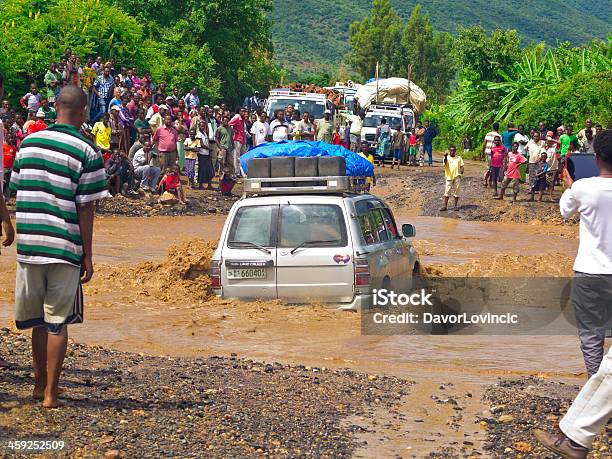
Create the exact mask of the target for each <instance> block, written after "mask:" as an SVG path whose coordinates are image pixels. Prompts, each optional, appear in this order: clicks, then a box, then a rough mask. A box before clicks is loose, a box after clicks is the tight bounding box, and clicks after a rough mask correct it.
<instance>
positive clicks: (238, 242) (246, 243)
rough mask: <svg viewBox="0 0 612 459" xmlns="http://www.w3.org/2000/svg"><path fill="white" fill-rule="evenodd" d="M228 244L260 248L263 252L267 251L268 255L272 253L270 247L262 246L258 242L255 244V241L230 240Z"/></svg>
mask: <svg viewBox="0 0 612 459" xmlns="http://www.w3.org/2000/svg"><path fill="white" fill-rule="evenodd" d="M228 244H232V245H237V246H242V247H250V248H253V249H258V250H261V251H262V252H265V253H267V254H268V255H270V254H271V253H272V252H270V251H269V250H268V249H266V248H265V247H262V246H261V245H258V244H254V243H253V242H248V241H229V242H228Z"/></svg>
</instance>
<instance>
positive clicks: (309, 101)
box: [264, 88, 334, 120]
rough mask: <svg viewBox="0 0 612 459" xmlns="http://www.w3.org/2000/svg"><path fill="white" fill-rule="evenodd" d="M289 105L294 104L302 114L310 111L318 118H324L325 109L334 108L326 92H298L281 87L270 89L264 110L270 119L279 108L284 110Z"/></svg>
mask: <svg viewBox="0 0 612 459" xmlns="http://www.w3.org/2000/svg"><path fill="white" fill-rule="evenodd" d="M288 105H293V108H294V109H295V110H299V111H300V113H301V114H303V113H304V112H308V113H310V114H311V115H312V116H314V118H315V119H316V120H318V119H321V118H323V114H324V113H325V110H331V111H332V113H333V110H334V106H333V104H332V103H331V102H330V101H329V100H327V96H325V94H317V93H309V92H296V91H292V90H290V89H284V88H281V89H272V90H271V91H270V96H269V97H268V100H267V101H266V104H265V106H264V111H265V112H266V114H267V115H268V117H269V118H270V119H273V118H274V113H275V112H276V111H277V110H279V109H282V110H284V109H285V108H287V106H288Z"/></svg>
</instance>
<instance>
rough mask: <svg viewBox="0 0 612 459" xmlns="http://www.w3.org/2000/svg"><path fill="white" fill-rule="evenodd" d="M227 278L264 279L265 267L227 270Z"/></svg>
mask: <svg viewBox="0 0 612 459" xmlns="http://www.w3.org/2000/svg"><path fill="white" fill-rule="evenodd" d="M227 278H228V279H265V278H266V269H265V268H242V269H241V268H236V269H228V270H227Z"/></svg>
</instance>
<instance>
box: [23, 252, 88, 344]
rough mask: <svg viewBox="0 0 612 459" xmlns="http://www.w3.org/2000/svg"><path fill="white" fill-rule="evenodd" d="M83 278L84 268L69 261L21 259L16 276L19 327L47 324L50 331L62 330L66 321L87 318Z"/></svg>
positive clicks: (78, 321) (68, 322) (67, 322)
mask: <svg viewBox="0 0 612 459" xmlns="http://www.w3.org/2000/svg"><path fill="white" fill-rule="evenodd" d="M80 278H81V269H80V268H78V267H76V266H73V265H69V264H67V263H50V264H44V265H35V264H29V263H19V262H18V263H17V275H16V279H15V323H16V325H17V328H18V329H19V330H23V329H27V328H32V327H41V326H46V327H47V329H48V330H49V332H50V333H59V332H60V331H61V330H62V326H63V325H68V324H74V323H81V322H83V302H82V293H81V291H80V284H79V279H80ZM77 292H78V295H77Z"/></svg>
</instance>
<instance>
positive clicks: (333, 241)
mask: <svg viewBox="0 0 612 459" xmlns="http://www.w3.org/2000/svg"><path fill="white" fill-rule="evenodd" d="M338 242H340V241H339V240H338V239H335V240H332V241H304V242H302V243H301V244H300V245H298V246H297V247H296V248H294V249H292V250H291V252H289V253H290V254H291V255H293V254H294V253H295V252H296V250H298V249H301V248H302V247H306V246H307V245H318V244H336V243H338Z"/></svg>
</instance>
